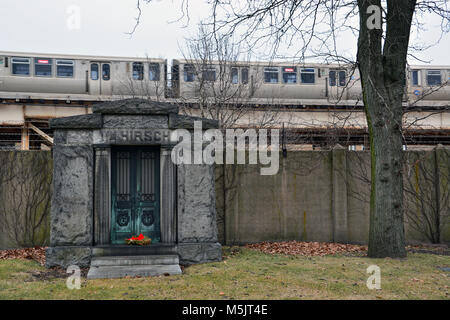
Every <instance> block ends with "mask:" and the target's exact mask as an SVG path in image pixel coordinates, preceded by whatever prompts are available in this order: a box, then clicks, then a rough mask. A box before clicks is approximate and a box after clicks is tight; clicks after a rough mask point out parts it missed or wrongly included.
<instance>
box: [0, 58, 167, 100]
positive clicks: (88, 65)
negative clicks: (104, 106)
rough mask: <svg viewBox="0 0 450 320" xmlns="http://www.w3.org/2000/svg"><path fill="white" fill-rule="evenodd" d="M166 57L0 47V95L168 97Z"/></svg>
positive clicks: (93, 98)
mask: <svg viewBox="0 0 450 320" xmlns="http://www.w3.org/2000/svg"><path fill="white" fill-rule="evenodd" d="M166 77H167V62H166V60H164V59H150V58H121V57H103V56H81V55H62V54H33V53H17V52H0V96H1V97H3V98H5V97H10V98H16V99H17V98H31V99H33V98H36V99H39V98H41V99H55V100H58V99H66V100H67V99H68V100H101V101H103V100H110V99H118V98H121V97H124V98H125V97H130V96H131V97H133V96H151V97H154V98H156V99H158V98H163V97H164V95H165V92H164V90H165V87H166V85H165V84H166V82H167V79H166Z"/></svg>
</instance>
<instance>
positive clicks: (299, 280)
mask: <svg viewBox="0 0 450 320" xmlns="http://www.w3.org/2000/svg"><path fill="white" fill-rule="evenodd" d="M224 252H225V254H226V257H225V260H224V261H222V262H216V263H208V264H203V265H194V266H190V267H188V268H186V269H185V270H184V273H183V275H179V276H170V277H164V276H161V277H150V278H128V279H109V280H89V281H88V280H86V279H85V278H83V279H82V285H81V289H80V290H76V289H75V290H69V289H67V287H66V279H65V278H57V277H53V278H52V277H50V278H48V279H45V280H44V279H42V277H41V278H39V277H36V276H34V275H33V274H36V273H39V272H45V271H46V269H45V268H43V267H41V266H40V265H39V264H38V263H37V262H34V261H29V260H2V261H0V299H450V281H449V276H450V273H448V272H444V271H442V270H440V269H439V267H450V256H440V255H433V254H419V253H410V254H409V255H408V258H407V259H404V260H397V259H368V258H366V257H358V256H352V257H349V256H326V257H303V256H283V255H268V254H264V253H261V252H258V251H255V250H250V249H246V248H233V249H230V248H224ZM372 264H376V265H378V266H379V267H380V268H381V290H369V289H368V288H367V286H366V281H367V278H368V277H369V274H367V273H366V269H367V267H368V266H369V265H372Z"/></svg>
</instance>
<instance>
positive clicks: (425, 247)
mask: <svg viewBox="0 0 450 320" xmlns="http://www.w3.org/2000/svg"><path fill="white" fill-rule="evenodd" d="M406 250H407V251H408V252H412V253H429V254H437V255H441V256H450V248H449V247H448V245H445V244H421V245H411V246H407V247H406Z"/></svg>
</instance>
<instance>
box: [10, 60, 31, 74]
mask: <svg viewBox="0 0 450 320" xmlns="http://www.w3.org/2000/svg"><path fill="white" fill-rule="evenodd" d="M11 64H12V74H16V75H21V76H29V75H30V58H12V59H11Z"/></svg>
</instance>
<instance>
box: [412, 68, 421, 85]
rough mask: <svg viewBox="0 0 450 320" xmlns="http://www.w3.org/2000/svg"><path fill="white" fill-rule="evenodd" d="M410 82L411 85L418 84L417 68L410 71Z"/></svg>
mask: <svg viewBox="0 0 450 320" xmlns="http://www.w3.org/2000/svg"><path fill="white" fill-rule="evenodd" d="M411 82H412V85H413V86H418V85H419V70H413V71H411Z"/></svg>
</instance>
